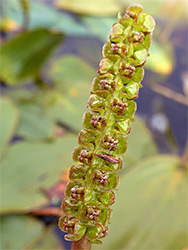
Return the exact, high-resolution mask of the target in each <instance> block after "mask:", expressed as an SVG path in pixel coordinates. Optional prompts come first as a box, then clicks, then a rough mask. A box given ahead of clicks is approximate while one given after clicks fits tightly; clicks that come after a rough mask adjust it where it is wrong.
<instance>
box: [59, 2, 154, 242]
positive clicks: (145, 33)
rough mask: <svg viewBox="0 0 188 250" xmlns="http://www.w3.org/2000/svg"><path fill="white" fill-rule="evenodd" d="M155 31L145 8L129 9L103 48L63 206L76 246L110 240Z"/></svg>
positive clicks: (65, 224)
mask: <svg viewBox="0 0 188 250" xmlns="http://www.w3.org/2000/svg"><path fill="white" fill-rule="evenodd" d="M154 26H155V22H154V20H153V18H152V17H151V15H148V14H145V13H144V12H143V9H142V7H141V6H139V5H133V6H130V7H129V8H128V9H127V10H126V13H125V15H124V16H122V15H121V14H119V15H118V23H115V24H114V25H113V27H112V30H111V33H110V37H109V40H110V41H109V42H107V43H106V44H105V45H104V46H103V57H102V59H101V61H100V64H99V68H98V71H97V72H98V76H97V77H96V78H94V80H93V83H92V92H91V96H90V98H89V100H88V107H89V109H90V110H91V112H86V113H85V114H84V116H83V127H84V129H83V130H82V131H81V132H80V134H79V137H78V143H79V146H78V147H76V148H75V149H74V152H73V159H74V161H75V162H76V163H75V165H73V166H72V167H71V169H70V173H69V178H70V182H69V183H68V184H67V186H66V190H65V197H66V198H65V199H64V200H63V202H62V209H63V212H64V216H62V217H61V218H60V220H59V226H60V228H61V230H63V231H64V232H67V233H69V234H67V235H66V236H65V238H66V239H67V240H71V241H77V240H79V239H81V238H82V237H83V236H84V234H85V233H87V237H88V239H89V240H90V241H91V242H92V243H100V239H101V238H103V237H105V236H106V235H107V232H108V226H107V225H108V223H109V220H110V217H111V208H110V206H111V205H112V204H113V203H114V202H115V193H114V190H116V188H117V186H118V183H119V176H118V174H117V173H116V172H117V171H118V170H119V169H120V168H121V167H122V160H121V157H120V155H121V154H123V153H125V151H126V148H127V142H126V141H127V139H126V136H127V134H128V133H130V122H131V121H134V113H135V111H136V103H135V102H134V100H135V99H136V98H137V97H138V93H139V88H140V87H142V85H141V84H140V82H141V81H142V79H143V75H144V69H143V66H144V64H145V62H146V58H147V56H148V49H149V47H150V44H151V40H152V31H153V29H154Z"/></svg>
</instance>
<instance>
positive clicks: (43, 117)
mask: <svg viewBox="0 0 188 250" xmlns="http://www.w3.org/2000/svg"><path fill="white" fill-rule="evenodd" d="M19 109H20V113H21V118H20V126H19V129H18V134H19V135H21V136H24V137H28V138H34V139H43V138H50V137H53V133H54V130H55V123H54V122H53V121H52V119H51V118H50V116H49V115H48V114H47V110H42V108H40V107H38V106H37V105H35V104H21V105H19Z"/></svg>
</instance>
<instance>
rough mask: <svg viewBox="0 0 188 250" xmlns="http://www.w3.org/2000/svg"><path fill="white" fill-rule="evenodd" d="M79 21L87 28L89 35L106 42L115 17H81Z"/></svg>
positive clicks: (115, 19)
mask: <svg viewBox="0 0 188 250" xmlns="http://www.w3.org/2000/svg"><path fill="white" fill-rule="evenodd" d="M116 14H117V13H116ZM81 20H82V21H83V23H84V24H85V25H86V26H87V27H88V30H89V32H90V34H91V35H93V36H97V37H99V39H101V40H102V41H103V42H106V41H107V40H108V37H109V34H110V30H111V28H112V25H113V24H114V23H115V22H117V17H94V16H82V17H81Z"/></svg>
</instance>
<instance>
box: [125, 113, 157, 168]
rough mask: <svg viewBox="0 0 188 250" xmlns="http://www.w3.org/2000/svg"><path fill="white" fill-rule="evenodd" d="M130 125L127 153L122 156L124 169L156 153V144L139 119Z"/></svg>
mask: <svg viewBox="0 0 188 250" xmlns="http://www.w3.org/2000/svg"><path fill="white" fill-rule="evenodd" d="M135 119H136V121H135V122H133V123H131V133H130V134H129V135H128V140H127V151H126V153H125V155H124V156H123V162H124V167H125V168H127V167H130V166H134V164H135V163H136V162H138V161H140V160H141V159H144V158H145V157H146V156H149V155H154V154H156V153H157V147H156V144H155V142H154V140H153V138H152V134H151V133H150V131H149V129H148V128H147V127H146V125H145V124H144V123H143V122H142V120H141V119H140V118H139V117H136V118H135Z"/></svg>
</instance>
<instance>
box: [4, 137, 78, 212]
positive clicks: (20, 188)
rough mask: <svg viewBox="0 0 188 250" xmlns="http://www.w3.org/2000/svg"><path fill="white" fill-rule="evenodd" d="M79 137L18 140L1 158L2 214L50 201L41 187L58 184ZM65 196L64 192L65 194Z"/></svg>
mask: <svg viewBox="0 0 188 250" xmlns="http://www.w3.org/2000/svg"><path fill="white" fill-rule="evenodd" d="M76 144H77V138H76V137H75V136H65V137H63V138H62V139H57V140H56V141H54V142H51V143H28V142H20V143H16V144H15V145H13V146H12V147H10V148H9V150H8V151H7V152H6V154H4V157H3V159H2V160H1V166H0V168H1V176H3V178H2V180H1V191H0V192H1V203H0V211H1V213H5V212H13V211H19V212H21V211H25V210H27V209H32V208H35V207H38V206H41V205H44V204H45V203H46V202H47V200H46V198H45V196H44V195H43V193H42V191H41V189H42V188H49V187H51V186H52V185H54V184H55V183H56V182H57V181H58V180H59V177H60V173H62V172H63V171H64V170H65V169H67V168H68V167H69V166H70V164H71V162H72V160H71V154H72V150H73V148H74V146H76ZM62 195H63V194H62Z"/></svg>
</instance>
